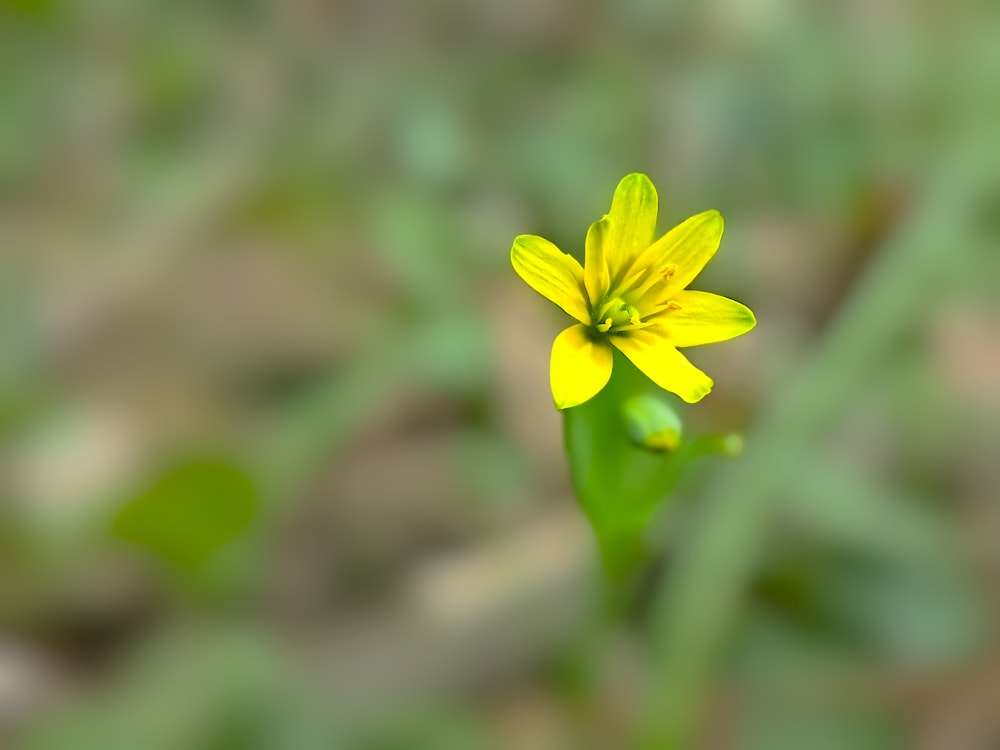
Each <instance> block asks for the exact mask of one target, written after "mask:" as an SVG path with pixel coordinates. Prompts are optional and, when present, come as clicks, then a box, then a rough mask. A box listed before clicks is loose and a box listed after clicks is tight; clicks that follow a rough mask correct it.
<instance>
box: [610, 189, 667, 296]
mask: <svg viewBox="0 0 1000 750" xmlns="http://www.w3.org/2000/svg"><path fill="white" fill-rule="evenodd" d="M658 204H659V199H658V198H657V195H656V188H655V187H653V183H652V182H651V181H650V179H649V178H648V177H647V176H646V175H644V174H639V173H638V172H634V173H632V174H630V175H626V176H625V177H623V178H622V181H621V182H619V183H618V187H617V188H615V195H614V198H612V200H611V211H610V213H609V214H608V216H607V218H608V219H610V220H611V227H610V231H609V232H608V237H607V243H606V245H605V247H606V248H607V251H606V252H607V260H608V264H609V266H610V268H611V269H612V270H611V273H612V275H615V273H616V271H618V270H624V269H626V268H628V266H630V265H631V263H632V261H633V260H634V259H635V258H636V257H637V256H638V255H639V254H640V253H641V252H642V251H643V250H645V249H646V248H647V247H649V246H650V244H652V242H653V240H654V239H655V237H656V212H657V207H658ZM619 280H620V279H619Z"/></svg>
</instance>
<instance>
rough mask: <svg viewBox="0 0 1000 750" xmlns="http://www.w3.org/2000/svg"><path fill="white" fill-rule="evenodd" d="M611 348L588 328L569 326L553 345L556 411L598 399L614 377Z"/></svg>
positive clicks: (552, 377)
mask: <svg viewBox="0 0 1000 750" xmlns="http://www.w3.org/2000/svg"><path fill="white" fill-rule="evenodd" d="M612 361H613V356H612V350H611V347H610V346H608V343H607V342H606V341H604V340H601V339H594V338H592V337H591V335H590V332H589V331H588V330H587V327H586V326H582V325H575V326H570V327H569V328H567V329H566V330H565V331H563V332H562V333H560V334H559V335H558V336H556V340H555V342H554V343H553V344H552V360H551V362H550V367H549V381H550V383H551V385H552V399H553V400H554V401H555V404H556V408H557V409H568V408H570V407H572V406H579V405H580V404H582V403H583V402H584V401H589V400H590V399H592V398H593V397H594V396H596V395H597V394H598V393H599V392H600V390H601V389H602V388H604V386H605V385H607V384H608V379H609V378H610V377H611V363H612Z"/></svg>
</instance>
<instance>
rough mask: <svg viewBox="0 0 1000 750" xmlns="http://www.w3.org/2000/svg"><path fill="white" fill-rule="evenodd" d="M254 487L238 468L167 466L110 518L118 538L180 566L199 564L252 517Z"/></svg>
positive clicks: (202, 464) (206, 464)
mask: <svg viewBox="0 0 1000 750" xmlns="http://www.w3.org/2000/svg"><path fill="white" fill-rule="evenodd" d="M256 507H257V492H256V489H255V488H254V485H253V483H252V482H251V481H250V479H249V478H248V477H247V476H246V475H245V474H244V473H243V472H242V471H241V470H239V469H237V468H235V467H233V466H230V465H227V464H223V463H215V462H209V461H205V462H197V463H190V464H185V465H182V466H179V467H177V468H174V469H171V470H170V471H169V472H167V473H166V474H165V475H164V476H163V477H161V478H160V479H159V480H157V481H156V482H155V483H154V484H153V485H152V486H151V487H150V488H149V489H148V490H146V491H145V492H143V493H142V494H140V495H139V496H138V497H136V498H135V499H133V500H131V501H130V502H129V503H127V504H126V505H125V506H124V507H123V508H122V509H121V511H120V512H119V513H118V515H117V516H116V517H115V519H114V521H113V523H112V531H113V532H114V533H115V534H116V535H117V536H118V537H119V538H120V539H123V540H126V541H129V542H133V543H135V544H138V545H140V546H142V547H145V548H147V549H149V550H150V551H152V552H154V553H156V554H157V555H158V556H159V557H161V558H162V559H164V560H165V561H167V562H168V563H170V564H171V565H173V566H176V567H177V568H180V569H184V570H192V569H197V568H199V567H201V566H202V565H203V564H204V563H205V562H206V561H207V560H209V559H210V558H211V557H212V556H213V554H214V553H215V552H216V551H217V550H218V549H219V548H221V547H222V546H223V545H225V544H226V543H227V542H229V541H230V540H232V539H234V538H235V537H237V536H239V535H240V534H241V533H242V532H243V531H244V530H245V529H246V528H247V527H248V526H249V525H250V522H251V521H252V520H253V517H254V512H255V510H256Z"/></svg>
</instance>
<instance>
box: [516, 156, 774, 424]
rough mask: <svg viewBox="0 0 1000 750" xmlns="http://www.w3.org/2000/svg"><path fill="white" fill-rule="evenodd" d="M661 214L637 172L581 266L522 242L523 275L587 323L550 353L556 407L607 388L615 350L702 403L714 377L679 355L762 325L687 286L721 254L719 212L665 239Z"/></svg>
mask: <svg viewBox="0 0 1000 750" xmlns="http://www.w3.org/2000/svg"><path fill="white" fill-rule="evenodd" d="M656 211H657V197H656V188H654V187H653V183H652V182H650V180H649V178H648V177H646V175H644V174H630V175H628V176H627V177H625V178H624V179H622V181H621V182H620V183H618V187H617V188H616V189H615V194H614V198H613V199H612V201H611V211H610V213H608V214H606V215H605V216H604V218H602V219H601V220H600V221H597V222H594V223H593V224H591V225H590V230H589V231H588V232H587V241H586V246H585V263H584V265H583V266H582V267H581V266H580V263H579V262H578V261H577V260H576V258H574V257H573V256H571V255H568V254H566V253H564V252H562V251H561V250H559V248H557V247H556V246H555V245H553V244H552V243H551V242H549V241H548V240H546V239H543V238H541V237H536V236H534V235H530V234H523V235H521V236H519V237H517V238H516V239H515V240H514V247H513V248H512V249H511V252H510V258H511V262H512V263H513V265H514V270H515V271H517V273H518V275H519V276H520V277H521V278H522V279H524V280H525V281H526V282H527V283H528V285H529V286H530V287H531V288H532V289H534V290H535V291H536V292H538V293H539V294H541V295H542V296H544V297H546V298H547V299H549V300H551V301H552V302H554V303H555V304H557V305H559V307H561V308H562V309H563V310H564V311H566V312H567V313H568V314H569V315H571V316H572V317H574V318H576V319H577V320H578V321H580V322H579V323H578V324H576V325H573V326H570V327H569V328H567V329H566V330H564V331H563V332H562V333H560V334H559V335H558V336H557V337H556V340H555V343H554V344H553V345H552V360H551V365H550V371H549V378H550V381H551V385H552V396H553V398H554V400H555V404H556V408H558V409H567V408H569V407H571V406H577V405H579V404H582V403H583V402H585V401H587V400H589V399H591V398H593V397H594V396H595V395H597V393H598V392H600V390H601V389H602V388H603V387H604V386H605V385H607V382H608V380H609V379H610V377H611V365H612V361H613V349H612V346H614V347H616V348H617V349H618V350H619V351H621V352H622V353H623V354H624V355H625V356H626V357H628V358H629V359H630V360H631V361H632V363H633V364H634V365H635V366H636V367H638V368H639V369H640V370H641V371H642V372H643V373H645V374H646V376H647V377H648V378H649V379H650V380H652V381H653V382H654V383H656V384H657V385H658V386H660V387H661V388H664V389H666V390H668V391H671V392H672V393H676V394H677V395H678V396H680V397H681V398H682V399H684V400H685V401H687V402H689V403H694V402H696V401H700V400H701V399H702V398H704V397H705V395H707V394H708V392H709V391H711V390H712V379H711V378H709V377H708V376H707V375H706V374H705V373H703V372H702V371H701V370H699V369H698V368H696V367H695V366H694V365H692V364H691V363H690V362H689V361H688V359H687V357H685V356H684V355H683V354H681V353H680V352H679V351H677V349H678V348H684V347H687V346H698V345H700V344H710V343H713V342H716V341H725V340H726V339H731V338H733V337H735V336H739V335H740V334H743V333H746V332H747V331H749V330H750V329H751V328H753V327H754V325H756V322H757V321H756V320H755V319H754V315H753V313H752V312H751V311H750V310H749V308H747V307H745V306H744V305H741V304H740V303H739V302H736V301H735V300H731V299H728V298H726V297H721V296H719V295H717V294H710V293H708V292H695V291H691V290H689V289H687V288H686V287H687V285H688V284H690V283H691V281H692V280H693V279H694V277H695V276H697V275H698V274H699V273H700V272H701V269H703V268H704V267H705V264H707V263H708V261H709V260H711V259H712V256H713V255H714V254H715V251H716V250H717V249H718V247H719V240H720V239H721V238H722V216H721V215H720V214H719V212H718V211H705V212H703V213H700V214H697V215H695V216H692V217H691V218H690V219H688V220H687V221H684V222H682V223H681V224H678V225H677V226H676V227H674V228H673V229H671V230H670V231H669V232H667V233H666V234H665V235H663V236H662V237H660V238H659V239H658V240H657V239H656ZM654 240H655V241H654Z"/></svg>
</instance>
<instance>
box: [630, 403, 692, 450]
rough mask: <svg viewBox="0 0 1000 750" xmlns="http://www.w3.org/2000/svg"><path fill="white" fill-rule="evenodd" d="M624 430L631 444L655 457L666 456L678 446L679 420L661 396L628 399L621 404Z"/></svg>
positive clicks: (679, 436) (680, 425)
mask: <svg viewBox="0 0 1000 750" xmlns="http://www.w3.org/2000/svg"><path fill="white" fill-rule="evenodd" d="M622 416H623V417H624V419H625V429H626V431H627V432H628V436H629V440H631V441H632V443H633V444H635V445H636V446H638V447H640V448H645V449H646V450H650V451H654V452H656V453H670V452H672V451H675V450H677V447H678V446H679V445H680V443H681V432H682V424H681V418H680V417H679V416H678V415H677V412H676V411H674V409H673V407H672V406H671V405H670V403H669V402H668V401H667V397H666V395H665V394H662V393H654V392H651V393H644V394H641V395H639V396H632V397H631V398H628V399H626V400H625V402H624V403H623V404H622Z"/></svg>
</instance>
